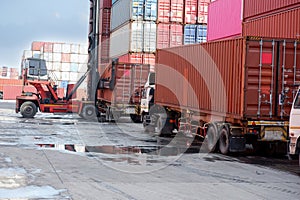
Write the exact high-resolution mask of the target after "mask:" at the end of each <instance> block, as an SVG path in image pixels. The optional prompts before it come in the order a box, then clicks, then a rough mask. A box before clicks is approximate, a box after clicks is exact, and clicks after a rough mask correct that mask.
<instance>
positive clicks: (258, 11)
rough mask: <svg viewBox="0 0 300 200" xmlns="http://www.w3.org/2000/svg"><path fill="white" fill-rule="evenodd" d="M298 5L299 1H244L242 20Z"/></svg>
mask: <svg viewBox="0 0 300 200" xmlns="http://www.w3.org/2000/svg"><path fill="white" fill-rule="evenodd" d="M299 3H300V0H244V14H243V15H244V20H246V21H247V20H251V19H254V18H258V17H260V16H262V15H265V16H266V15H269V14H272V13H277V12H280V11H283V10H287V9H290V8H292V7H294V6H297V7H299Z"/></svg>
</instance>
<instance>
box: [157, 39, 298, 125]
mask: <svg viewBox="0 0 300 200" xmlns="http://www.w3.org/2000/svg"><path fill="white" fill-rule="evenodd" d="M295 60H297V61H299V60H300V44H299V42H296V41H293V40H291V41H285V40H271V39H270V40H251V39H247V40H246V39H243V38H240V39H234V40H224V41H216V42H209V43H203V44H197V45H188V46H182V47H174V48H169V49H161V50H160V49H159V50H158V51H157V56H156V62H157V65H156V91H155V102H156V103H157V104H161V105H164V106H169V107H172V108H175V109H177V110H179V111H180V110H182V109H188V110H194V111H198V112H199V111H200V113H202V114H204V115H205V114H212V113H226V116H227V119H226V120H228V121H231V122H232V121H235V120H243V119H245V118H250V119H257V118H259V119H261V120H263V119H266V120H270V119H282V118H285V119H287V118H288V115H289V110H290V106H291V101H292V99H293V85H294V84H295V82H297V81H300V80H297V79H299V78H300V76H298V75H299V74H298V71H300V65H299V62H298V63H295ZM293 66H296V69H294V68H293ZM283 68H284V69H283ZM294 77H296V80H294Z"/></svg>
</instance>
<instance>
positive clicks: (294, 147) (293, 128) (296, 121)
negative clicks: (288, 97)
mask: <svg viewBox="0 0 300 200" xmlns="http://www.w3.org/2000/svg"><path fill="white" fill-rule="evenodd" d="M289 129H290V131H289V136H290V143H289V154H290V155H297V154H298V155H299V157H300V87H299V88H298V91H297V94H296V96H295V98H294V101H293V106H292V109H291V113H290V127H289Z"/></svg>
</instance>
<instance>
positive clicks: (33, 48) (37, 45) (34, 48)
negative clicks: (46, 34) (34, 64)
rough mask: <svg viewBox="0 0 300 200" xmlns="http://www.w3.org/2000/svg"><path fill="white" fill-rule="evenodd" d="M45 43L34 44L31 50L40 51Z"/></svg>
mask: <svg viewBox="0 0 300 200" xmlns="http://www.w3.org/2000/svg"><path fill="white" fill-rule="evenodd" d="M44 43H45V42H32V44H31V50H32V51H40V50H41V48H42V46H43V45H44Z"/></svg>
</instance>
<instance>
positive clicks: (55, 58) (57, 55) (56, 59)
mask: <svg viewBox="0 0 300 200" xmlns="http://www.w3.org/2000/svg"><path fill="white" fill-rule="evenodd" d="M53 62H61V53H53Z"/></svg>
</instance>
